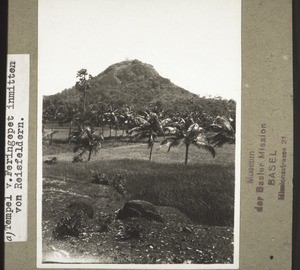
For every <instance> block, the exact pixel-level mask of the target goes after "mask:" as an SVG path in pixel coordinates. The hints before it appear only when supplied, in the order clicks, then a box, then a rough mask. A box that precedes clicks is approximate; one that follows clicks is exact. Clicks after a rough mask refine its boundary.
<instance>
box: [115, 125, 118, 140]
mask: <svg viewBox="0 0 300 270" xmlns="http://www.w3.org/2000/svg"><path fill="white" fill-rule="evenodd" d="M117 136H118V129H117V127H116V128H115V139H117Z"/></svg>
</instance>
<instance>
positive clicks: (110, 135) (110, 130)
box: [109, 125, 111, 137]
mask: <svg viewBox="0 0 300 270" xmlns="http://www.w3.org/2000/svg"><path fill="white" fill-rule="evenodd" d="M109 137H111V125H109Z"/></svg>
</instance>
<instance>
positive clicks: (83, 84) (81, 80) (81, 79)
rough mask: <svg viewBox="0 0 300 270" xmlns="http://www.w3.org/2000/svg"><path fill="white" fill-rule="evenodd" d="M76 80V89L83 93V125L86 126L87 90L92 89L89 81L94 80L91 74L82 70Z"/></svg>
mask: <svg viewBox="0 0 300 270" xmlns="http://www.w3.org/2000/svg"><path fill="white" fill-rule="evenodd" d="M76 78H78V81H77V82H76V85H75V88H76V89H77V90H78V91H79V92H81V93H83V101H82V125H83V126H84V122H85V103H86V90H88V89H90V88H91V85H90V82H89V81H88V79H92V76H91V74H89V73H87V70H86V69H84V68H83V69H81V70H79V71H78V72H77V75H76Z"/></svg>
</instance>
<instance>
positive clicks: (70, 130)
mask: <svg viewBox="0 0 300 270" xmlns="http://www.w3.org/2000/svg"><path fill="white" fill-rule="evenodd" d="M72 122H73V121H71V122H70V127H69V137H68V143H70V140H71V132H72Z"/></svg>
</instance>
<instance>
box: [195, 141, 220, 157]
mask: <svg viewBox="0 0 300 270" xmlns="http://www.w3.org/2000/svg"><path fill="white" fill-rule="evenodd" d="M194 145H196V146H197V147H198V148H202V149H204V150H206V151H208V152H209V153H211V154H212V156H213V157H215V156H216V151H215V149H214V148H213V147H212V146H211V145H209V144H207V143H205V142H202V141H195V142H194Z"/></svg>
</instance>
